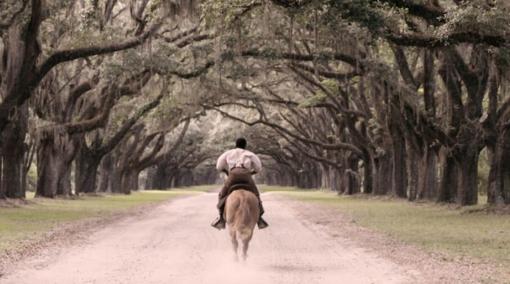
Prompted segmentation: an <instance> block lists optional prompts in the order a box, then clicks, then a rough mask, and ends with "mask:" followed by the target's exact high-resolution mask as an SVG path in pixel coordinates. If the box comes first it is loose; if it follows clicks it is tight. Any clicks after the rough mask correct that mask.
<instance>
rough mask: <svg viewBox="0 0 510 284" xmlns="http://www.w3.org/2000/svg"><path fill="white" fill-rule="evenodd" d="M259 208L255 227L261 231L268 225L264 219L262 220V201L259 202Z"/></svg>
mask: <svg viewBox="0 0 510 284" xmlns="http://www.w3.org/2000/svg"><path fill="white" fill-rule="evenodd" d="M259 208H260V216H259V221H258V222H257V226H258V227H259V229H260V230H262V229H265V228H267V227H268V226H269V224H268V223H267V222H266V221H265V220H264V219H262V214H264V207H262V201H259Z"/></svg>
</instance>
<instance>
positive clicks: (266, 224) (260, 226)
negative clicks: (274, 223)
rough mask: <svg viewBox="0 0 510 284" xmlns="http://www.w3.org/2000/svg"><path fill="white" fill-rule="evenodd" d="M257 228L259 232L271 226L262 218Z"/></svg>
mask: <svg viewBox="0 0 510 284" xmlns="http://www.w3.org/2000/svg"><path fill="white" fill-rule="evenodd" d="M257 226H258V227H259V230H262V229H265V228H267V227H269V224H268V223H267V222H266V221H265V220H264V219H262V217H260V218H259V221H258V222H257Z"/></svg>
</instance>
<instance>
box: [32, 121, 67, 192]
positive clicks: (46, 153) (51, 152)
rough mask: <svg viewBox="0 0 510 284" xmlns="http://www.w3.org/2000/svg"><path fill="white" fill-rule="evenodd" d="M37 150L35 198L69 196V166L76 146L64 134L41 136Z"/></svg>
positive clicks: (44, 134) (53, 133) (51, 133)
mask: <svg viewBox="0 0 510 284" xmlns="http://www.w3.org/2000/svg"><path fill="white" fill-rule="evenodd" d="M41 135H42V137H40V140H39V141H40V142H39V145H38V149H37V191H36V196H39V197H49V198H53V197H55V196H56V195H65V196H68V195H71V165H72V161H73V159H74V156H75V153H76V151H75V149H76V147H75V146H76V145H75V144H74V141H72V138H71V137H69V135H68V134H67V133H65V132H58V131H51V132H48V133H43V134H41Z"/></svg>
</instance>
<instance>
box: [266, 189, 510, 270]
mask: <svg viewBox="0 0 510 284" xmlns="http://www.w3.org/2000/svg"><path fill="white" fill-rule="evenodd" d="M275 191H276V189H275ZM281 194H283V195H286V196H290V197H292V198H296V199H298V200H302V201H307V202H315V203H320V204H324V205H327V206H331V207H333V208H336V209H338V210H340V211H341V212H343V213H345V214H347V215H348V216H350V217H351V218H352V219H354V221H355V222H356V223H357V224H359V225H361V226H364V227H367V228H371V229H374V230H376V231H379V232H383V233H384V234H387V235H389V236H391V237H393V238H396V239H399V240H402V241H404V242H407V243H410V244H415V245H418V246H419V247H421V248H423V249H425V250H428V251H436V252H443V253H446V255H450V256H471V257H476V258H481V259H488V260H495V261H496V262H498V263H500V264H504V265H505V266H506V267H508V265H509V264H510V216H509V215H497V214H487V213H484V212H475V213H467V212H468V211H469V210H471V209H473V208H472V207H471V208H463V209H452V208H448V207H446V206H440V205H436V204H433V203H425V204H424V203H420V204H417V203H411V202H407V201H401V200H381V199H369V198H366V197H356V196H338V195H336V194H335V193H332V192H324V191H289V190H287V191H285V192H282V193H281ZM475 208H476V207H475Z"/></svg>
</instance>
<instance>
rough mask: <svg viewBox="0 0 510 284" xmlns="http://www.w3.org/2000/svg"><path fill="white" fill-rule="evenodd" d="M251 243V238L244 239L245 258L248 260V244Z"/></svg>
mask: <svg viewBox="0 0 510 284" xmlns="http://www.w3.org/2000/svg"><path fill="white" fill-rule="evenodd" d="M249 245H250V240H243V260H244V261H246V259H247V258H248V246H249Z"/></svg>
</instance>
